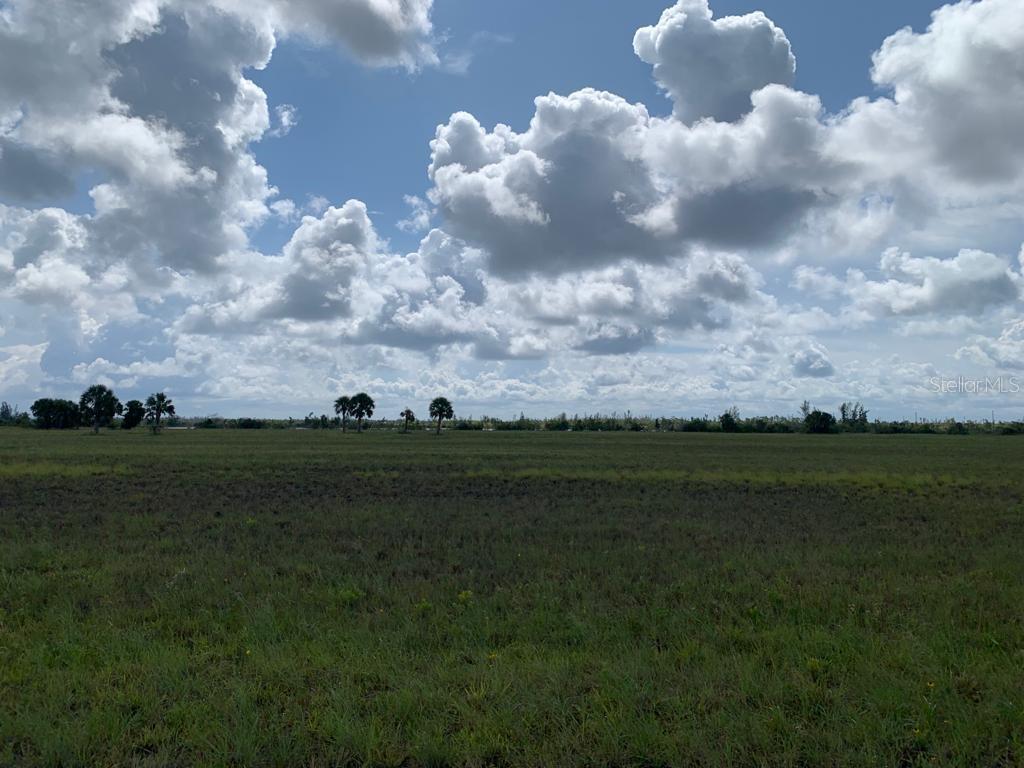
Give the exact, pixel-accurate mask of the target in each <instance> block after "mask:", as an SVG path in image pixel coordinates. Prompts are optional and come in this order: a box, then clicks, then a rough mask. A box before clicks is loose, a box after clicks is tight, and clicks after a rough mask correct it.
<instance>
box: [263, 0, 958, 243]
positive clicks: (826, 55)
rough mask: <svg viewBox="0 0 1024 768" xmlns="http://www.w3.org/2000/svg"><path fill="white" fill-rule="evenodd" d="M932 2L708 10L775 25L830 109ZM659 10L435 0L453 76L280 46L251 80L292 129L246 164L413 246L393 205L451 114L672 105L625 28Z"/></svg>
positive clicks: (635, 4) (424, 183)
mask: <svg viewBox="0 0 1024 768" xmlns="http://www.w3.org/2000/svg"><path fill="white" fill-rule="evenodd" d="M941 5H942V3H940V2H935V0H905V1H903V2H899V3H892V2H884V1H883V0H865V1H864V2H861V3H856V4H849V3H807V2H800V0H774V1H771V0H769V1H768V2H761V3H745V2H735V1H733V0H729V1H728V2H716V3H715V4H714V9H715V12H716V14H718V15H720V16H725V15H734V14H744V13H749V12H751V11H754V10H762V11H764V12H765V13H766V14H767V15H768V16H769V17H770V18H772V19H773V20H774V21H776V22H777V23H778V24H780V25H781V26H782V27H783V28H784V29H785V30H786V35H787V37H789V39H790V41H791V42H792V44H793V50H794V52H795V54H796V57H797V74H796V83H795V85H796V87H797V88H799V89H801V90H805V91H807V92H809V93H816V94H818V95H820V96H821V97H822V101H823V102H824V104H825V106H826V108H827V109H829V110H832V111H838V110H841V109H843V108H844V107H846V105H847V104H848V103H849V102H850V101H851V100H852V99H854V98H856V97H858V96H864V95H871V94H873V93H874V92H875V86H874V85H873V84H872V82H871V77H870V69H871V54H872V53H873V52H874V51H875V50H877V48H878V46H879V45H880V44H881V43H882V41H883V40H884V39H885V38H886V37H888V36H889V35H890V34H892V32H894V31H895V30H897V29H899V28H901V27H904V26H911V27H913V28H915V29H917V30H922V29H924V28H925V27H927V25H928V22H929V20H930V17H931V13H932V11H933V10H935V9H936V8H938V7H940V6H941ZM665 6H666V3H665V2H664V0H655V1H653V2H652V1H651V0H631V1H630V2H610V1H609V0H603V1H599V2H586V0H575V1H574V0H568V1H567V2H558V3H551V2H538V1H537V0H523V1H522V2H516V3H503V2H495V0H482V1H481V2H471V1H470V0H439V2H437V3H436V4H435V6H434V24H435V26H436V27H437V29H438V30H439V31H441V32H442V33H443V34H444V35H445V36H446V37H447V41H446V43H445V45H444V48H445V49H446V50H447V51H448V54H447V55H449V56H450V57H452V58H456V59H457V58H460V57H462V56H468V57H469V64H468V66H467V69H466V71H465V72H464V73H461V74H455V73H453V72H451V71H446V70H445V69H443V68H442V69H435V68H431V69H426V70H423V71H420V72H418V73H416V74H414V75H411V76H410V75H409V74H408V73H407V72H404V71H402V70H393V69H381V70H367V69H366V68H365V67H364V66H362V65H361V64H360V63H359V62H357V61H354V60H353V59H352V58H351V57H348V56H345V55H344V54H343V53H339V52H338V51H336V50H333V49H324V48H323V47H320V46H313V45H310V44H309V43H306V42H303V41H288V40H286V41H284V42H282V43H281V44H280V45H279V46H278V48H277V49H276V50H275V52H274V59H273V61H272V62H271V64H270V66H268V67H267V68H266V70H264V71H262V72H258V73H253V74H252V78H253V80H254V81H255V82H256V83H258V84H259V85H260V86H261V87H262V88H263V89H264V90H265V91H266V92H267V94H268V95H269V96H270V101H271V103H272V104H273V103H274V101H275V98H274V96H275V94H279V95H280V102H281V103H290V104H292V105H294V106H296V107H297V108H298V110H299V115H300V119H301V122H300V123H299V125H298V126H297V127H296V128H295V129H294V130H293V131H292V132H291V133H290V134H289V135H288V136H287V137H285V138H283V139H280V140H270V141H265V142H262V143H260V145H258V147H257V148H256V150H255V155H256V157H257V159H258V160H259V161H260V163H261V164H262V165H264V166H265V167H266V168H267V169H268V170H269V171H270V174H271V178H272V180H273V183H274V184H275V185H276V186H277V187H279V188H280V189H281V191H282V193H283V194H284V195H285V196H287V197H292V198H294V199H296V200H301V199H303V198H304V197H305V196H306V195H310V194H313V195H322V196H324V197H326V198H328V199H330V200H332V201H344V200H348V199H350V198H358V199H362V200H364V201H366V203H367V204H368V205H369V206H370V208H371V210H373V211H375V212H378V211H379V212H380V216H379V224H378V227H379V229H380V230H381V231H382V232H384V233H386V234H387V236H388V237H391V238H392V239H393V241H394V243H395V246H396V247H398V248H401V249H409V250H412V249H415V247H416V244H417V239H416V238H414V237H411V236H410V235H408V234H406V233H403V232H401V231H399V230H397V229H395V228H394V227H393V224H394V222H397V221H399V220H401V219H404V218H405V217H406V216H407V215H408V207H407V206H406V205H405V203H404V201H403V196H404V195H407V194H411V195H422V194H423V193H424V191H425V190H426V188H427V187H428V185H429V182H428V179H427V176H426V167H427V154H428V147H427V145H428V142H429V141H430V139H431V138H433V135H434V129H435V127H436V126H438V125H440V124H441V123H444V122H445V121H446V120H447V119H448V117H449V115H451V114H452V113H453V112H457V111H460V110H462V111H467V112H471V113H472V114H474V115H475V116H476V117H477V118H479V120H480V121H481V122H482V123H483V124H484V125H486V126H493V125H494V124H495V123H499V122H504V123H506V124H508V125H511V126H512V127H513V128H515V129H516V130H524V129H525V128H526V127H527V125H528V123H529V121H530V118H531V117H532V116H533V100H534V98H535V97H537V96H538V95H541V94H546V93H548V92H549V91H554V92H555V93H563V94H565V93H572V92H573V91H576V90H578V89H580V88H585V87H588V86H589V87H594V88H599V89H603V90H608V91H611V92H613V93H617V94H620V95H622V96H623V97H624V98H626V99H628V100H630V101H640V102H643V103H644V104H646V105H647V106H648V108H649V109H650V110H651V112H652V113H655V114H668V113H670V112H671V111H672V104H671V102H670V100H669V99H668V98H666V96H665V95H664V93H663V92H661V91H660V90H659V89H658V86H657V84H656V83H655V81H654V79H653V77H652V76H651V68H650V66H648V65H647V64H645V63H644V62H642V61H640V60H639V59H638V58H637V57H636V54H634V53H633V47H632V40H631V37H632V34H631V31H632V30H635V29H637V28H639V27H641V26H644V25H645V24H650V23H652V21H653V20H655V19H657V18H658V16H659V15H660V14H661V12H662V10H664V8H665ZM569 30H574V31H573V32H572V38H571V40H568V41H567V39H566V35H567V33H568V31H569ZM357 115H358V116H359V117H357ZM353 148H358V151H353ZM290 234H291V232H290V231H289V230H288V228H287V227H284V226H271V227H268V228H267V231H265V232H262V233H260V237H259V238H258V242H259V243H260V244H261V245H262V246H264V247H266V248H279V247H280V246H281V245H283V243H284V241H286V240H287V238H288V237H289V236H290Z"/></svg>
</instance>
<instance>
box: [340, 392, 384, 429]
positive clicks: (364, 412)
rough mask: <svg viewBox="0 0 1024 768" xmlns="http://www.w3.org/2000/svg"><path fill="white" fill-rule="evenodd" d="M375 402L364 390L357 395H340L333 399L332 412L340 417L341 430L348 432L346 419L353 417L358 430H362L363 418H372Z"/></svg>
mask: <svg viewBox="0 0 1024 768" xmlns="http://www.w3.org/2000/svg"><path fill="white" fill-rule="evenodd" d="M376 407H377V404H376V403H375V402H373V398H372V397H370V396H369V395H368V394H366V393H365V392H360V393H359V394H358V395H352V396H351V397H349V396H348V395H342V396H341V397H339V398H338V399H337V400H335V401H334V412H335V413H336V414H338V416H339V417H340V418H341V431H342V432H348V420H349V418H353V419H355V420H356V425H357V428H358V431H359V432H362V431H363V420H364V419H372V418H373V411H374V409H375V408H376Z"/></svg>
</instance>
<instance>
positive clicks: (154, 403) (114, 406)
mask: <svg viewBox="0 0 1024 768" xmlns="http://www.w3.org/2000/svg"><path fill="white" fill-rule="evenodd" d="M30 410H31V411H32V419H33V422H34V423H35V426H36V427H37V428H38V429H78V428H79V427H82V426H87V427H90V428H92V430H93V432H99V431H100V430H101V429H103V428H110V427H114V426H116V425H117V423H118V422H117V420H118V418H120V422H119V423H120V426H121V429H135V428H136V427H137V426H139V425H140V424H142V422H144V421H145V422H146V423H147V424H148V425H149V426H150V427H151V428H152V429H153V431H154V432H159V431H160V427H161V426H162V425H163V423H164V421H165V419H166V418H167V417H172V416H174V415H175V413H174V403H173V401H172V400H171V399H170V398H169V397H167V395H166V394H164V393H163V392H157V393H154V394H152V395H150V396H149V397H148V398H146V402H145V403H143V402H142V401H140V400H129V401H128V402H127V403H122V402H121V401H120V400H119V399H118V398H117V395H115V394H114V391H113V390H112V389H110V388H109V387H107V386H105V385H103V384H95V385H93V386H91V387H89V388H88V389H87V390H85V392H83V393H82V396H81V397H80V398H79V400H78V402H77V403H76V402H74V401H73V400H60V399H55V398H41V399H39V400H36V401H35V402H34V403H33V404H32V407H31V409H30Z"/></svg>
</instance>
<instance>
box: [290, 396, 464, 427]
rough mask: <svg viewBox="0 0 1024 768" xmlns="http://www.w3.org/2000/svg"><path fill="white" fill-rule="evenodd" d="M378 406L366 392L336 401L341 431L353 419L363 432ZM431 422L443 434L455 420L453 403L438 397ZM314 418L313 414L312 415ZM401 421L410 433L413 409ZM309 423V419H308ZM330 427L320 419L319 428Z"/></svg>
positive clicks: (413, 415)
mask: <svg viewBox="0 0 1024 768" xmlns="http://www.w3.org/2000/svg"><path fill="white" fill-rule="evenodd" d="M376 407H377V405H376V403H374V401H373V398H372V397H370V396H369V395H368V394H366V393H365V392H360V393H359V394H357V395H352V396H351V397H350V396H348V395H342V396H341V397H339V398H338V399H337V400H335V401H334V412H335V413H336V414H337V415H338V420H340V423H341V430H342V431H343V432H347V431H348V420H349V419H350V418H353V419H355V420H356V424H357V430H358V431H359V432H362V431H363V421H364V420H365V419H371V418H373V412H374V410H375V409H376ZM429 413H430V419H431V421H436V422H437V433H438V434H441V427H442V426H443V425H444V422H445V421H447V420H450V419H453V418H455V411H454V409H453V408H452V404H451V402H449V400H448V399H447V398H444V397H436V398H434V400H433V401H432V402H431V403H430V408H429ZM310 416H312V414H310ZM399 419H400V420H401V422H402V430H403V431H404V432H408V431H409V425H410V424H413V423H415V421H416V414H415V413H413V411H412V409H411V408H406V409H404V410H403V411H402V412H401V413H400V414H399ZM307 421H309V417H307ZM329 426H330V423H329V422H328V420H327V417H326V416H321V417H320V424H319V427H320V428H323V429H326V428H328V427H329Z"/></svg>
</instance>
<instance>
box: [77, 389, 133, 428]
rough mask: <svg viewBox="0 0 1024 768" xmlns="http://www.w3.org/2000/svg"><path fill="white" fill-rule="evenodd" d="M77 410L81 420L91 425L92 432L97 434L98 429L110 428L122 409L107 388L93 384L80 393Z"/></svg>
mask: <svg viewBox="0 0 1024 768" xmlns="http://www.w3.org/2000/svg"><path fill="white" fill-rule="evenodd" d="M78 410H79V411H81V413H82V420H83V421H85V422H86V423H87V424H92V431H93V432H94V433H96V434H99V431H100V427H107V426H110V425H111V424H112V423H113V422H114V416H115V415H118V414H120V413H121V412H122V411H123V410H124V407H123V406H122V405H121V401H120V400H118V399H117V396H116V395H115V394H114V392H113V391H112V390H111V389H110V388H109V387H105V386H103V385H102V384H94V385H93V386H91V387H89V388H88V389H87V390H85V392H83V393H82V398H81V399H80V400H79V401H78Z"/></svg>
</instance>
